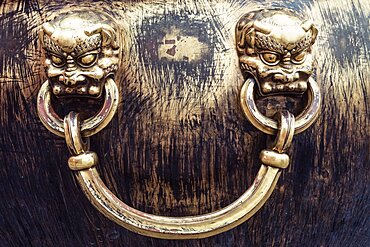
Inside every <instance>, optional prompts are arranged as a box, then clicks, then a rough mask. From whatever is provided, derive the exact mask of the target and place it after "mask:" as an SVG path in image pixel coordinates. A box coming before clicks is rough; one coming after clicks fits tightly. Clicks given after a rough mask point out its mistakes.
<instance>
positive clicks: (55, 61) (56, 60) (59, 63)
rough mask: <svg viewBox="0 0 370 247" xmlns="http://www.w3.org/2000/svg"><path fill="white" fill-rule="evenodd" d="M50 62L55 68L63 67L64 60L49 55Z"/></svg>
mask: <svg viewBox="0 0 370 247" xmlns="http://www.w3.org/2000/svg"><path fill="white" fill-rule="evenodd" d="M51 62H52V63H53V65H54V66H55V67H61V66H63V65H64V60H63V58H61V57H58V56H55V55H51Z"/></svg>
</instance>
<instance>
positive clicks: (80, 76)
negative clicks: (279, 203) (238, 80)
mask: <svg viewBox="0 0 370 247" xmlns="http://www.w3.org/2000/svg"><path fill="white" fill-rule="evenodd" d="M117 30H118V28H117V27H116V25H115V23H114V21H113V20H112V19H111V18H110V17H108V16H106V15H105V14H101V13H93V12H91V11H74V12H71V13H67V14H63V15H60V16H58V17H57V18H55V19H54V20H53V21H51V22H49V23H47V24H45V25H44V26H43V28H42V31H41V32H40V39H41V42H42V45H43V47H44V49H45V50H46V54H47V59H46V67H47V75H48V78H49V79H48V81H46V82H45V83H44V84H43V85H42V87H41V89H40V91H39V95H38V100H37V104H38V105H37V106H38V114H39V117H40V119H41V121H42V123H43V124H44V125H45V126H46V128H47V129H49V130H50V131H51V132H53V133H55V134H56V135H58V136H62V137H65V139H66V143H67V145H68V148H69V150H70V152H71V154H72V156H71V157H70V158H69V160H68V165H69V167H70V169H71V170H73V171H74V172H75V174H76V177H77V180H78V182H79V184H80V186H81V187H82V189H83V191H84V193H85V194H86V196H87V197H88V198H89V200H90V201H91V203H92V204H93V205H94V206H95V207H96V208H97V209H98V210H99V211H100V212H101V213H103V214H104V215H105V216H106V217H108V218H109V219H111V220H113V221H115V222H116V223H117V224H119V225H121V226H123V227H125V228H127V229H129V230H131V231H134V232H137V233H140V234H143V235H147V236H151V237H156V238H166V239H194V238H204V237H209V236H213V235H215V234H218V233H221V232H224V231H227V230H229V229H231V228H233V227H235V226H237V225H239V224H241V223H243V222H244V221H245V220H247V219H248V218H250V217H251V216H252V215H253V214H254V213H256V212H257V211H258V209H260V208H261V207H262V205H263V204H264V203H265V202H266V200H267V199H268V198H269V196H270V195H271V193H272V191H273V190H274V187H275V185H276V182H277V180H278V178H279V176H280V173H281V169H283V168H286V167H288V165H289V156H288V155H287V154H285V153H284V152H286V150H287V149H288V148H289V146H290V144H291V142H292V138H293V135H294V134H295V133H299V132H302V131H303V130H305V129H306V128H308V127H309V126H310V125H311V124H312V123H313V121H314V120H315V119H316V117H317V115H318V112H319V109H320V103H321V99H320V90H319V88H318V86H317V84H316V82H315V81H314V80H313V79H311V78H310V79H309V77H310V75H311V73H312V57H311V46H312V44H313V43H314V41H315V38H316V35H317V30H316V28H315V27H314V26H313V25H312V23H311V22H308V21H301V19H300V18H299V17H297V16H295V15H293V14H292V13H291V12H288V11H283V10H273V11H256V12H251V13H249V14H247V15H246V16H244V17H243V18H242V20H241V21H240V22H239V23H238V26H237V49H238V54H239V56H240V63H241V67H242V69H243V71H244V72H247V73H248V78H247V80H246V82H245V84H244V85H243V87H242V90H241V94H240V95H241V105H242V109H243V111H244V113H245V115H246V116H247V118H248V119H249V121H250V122H251V123H252V124H253V125H255V126H256V127H257V128H258V129H260V130H262V131H263V132H265V133H268V134H276V139H275V142H274V144H273V147H272V148H271V149H266V150H263V151H262V152H261V154H260V160H261V162H262V164H261V167H260V170H259V172H258V174H257V177H256V178H255V180H254V182H253V184H252V186H251V187H250V188H249V189H248V190H247V191H246V192H245V193H244V194H243V195H242V196H241V197H239V198H238V199H237V200H236V201H235V202H233V203H232V204H230V205H229V206H227V207H225V208H223V209H220V210H218V211H216V212H212V213H209V214H204V215H198V216H187V217H165V216H157V215H152V214H147V213H144V212H141V211H139V210H136V209H134V208H132V207H130V206H128V205H127V204H125V203H124V202H122V201H121V200H120V199H119V198H117V197H116V196H115V195H114V194H113V193H112V192H111V191H110V190H109V189H108V188H107V187H106V186H105V184H104V183H103V181H102V180H101V178H100V176H99V173H98V171H97V170H96V169H95V166H96V165H97V163H98V156H97V154H96V153H94V152H91V151H89V142H88V139H87V141H86V142H84V140H83V137H85V138H87V137H89V136H91V135H93V134H95V133H97V132H98V131H100V130H101V129H102V128H104V127H105V126H106V125H107V124H108V123H109V122H110V120H111V119H112V117H113V115H114V113H115V111H116V109H117V104H118V97H119V96H118V89H117V86H116V84H115V82H114V80H113V78H114V73H115V71H116V70H117V66H118V62H119V51H120V50H119V45H118V36H119V35H118V34H117ZM307 80H308V82H309V83H308V86H307ZM256 82H257V83H258V86H259V89H260V93H261V95H269V94H286V93H300V94H301V93H304V92H305V91H306V90H307V88H308V103H307V107H306V109H305V110H304V111H303V112H302V113H301V114H300V115H299V116H298V117H297V121H295V117H294V116H293V114H291V113H290V112H288V111H281V112H279V113H278V120H277V121H275V120H272V119H270V118H267V117H266V116H264V115H263V114H261V113H260V112H259V111H258V109H257V106H256V103H255V101H254V88H255V84H256ZM103 86H104V88H105V94H104V97H105V98H104V103H103V107H102V108H101V109H100V111H99V112H98V113H97V114H95V116H93V117H91V118H89V119H86V120H84V121H81V120H80V119H79V114H78V113H75V112H70V113H69V114H68V115H67V116H66V117H65V118H64V121H63V120H62V119H61V118H60V117H59V116H58V115H57V114H56V112H55V111H54V109H53V107H52V103H51V95H52V93H53V94H55V95H56V96H57V97H59V98H61V97H65V96H68V97H81V96H82V97H91V98H99V97H101V96H102V95H103V93H102V91H103V90H102V88H103Z"/></svg>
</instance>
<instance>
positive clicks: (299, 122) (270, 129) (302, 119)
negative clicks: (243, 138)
mask: <svg viewBox="0 0 370 247" xmlns="http://www.w3.org/2000/svg"><path fill="white" fill-rule="evenodd" d="M255 84H256V81H255V79H253V78H251V77H250V78H248V79H247V80H246V81H245V83H244V85H243V87H242V89H241V92H240V104H241V107H242V110H243V112H244V114H245V116H246V117H247V119H248V120H249V122H250V123H251V124H253V126H254V127H256V128H257V129H259V130H260V131H262V132H264V133H266V134H269V135H274V134H275V133H276V131H277V130H278V123H277V121H276V120H274V119H271V118H269V117H266V116H265V115H263V114H262V113H261V112H260V111H259V110H258V108H257V105H256V102H255V101H254V88H255ZM307 90H308V103H307V106H306V108H305V109H304V110H303V111H302V113H300V114H299V115H298V116H297V117H296V121H295V134H299V133H301V132H303V131H304V130H306V129H307V128H308V127H310V126H311V125H312V124H313V123H314V122H315V120H316V118H317V117H318V115H319V112H320V108H321V94H320V88H319V86H318V85H317V83H316V81H315V80H314V79H313V78H311V77H310V78H309V80H308V89H307Z"/></svg>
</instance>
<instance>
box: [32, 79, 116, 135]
mask: <svg viewBox="0 0 370 247" xmlns="http://www.w3.org/2000/svg"><path fill="white" fill-rule="evenodd" d="M104 89H105V94H104V103H103V106H102V107H101V108H100V110H99V112H97V113H96V114H95V115H94V116H92V117H90V118H88V119H85V120H83V121H82V123H81V131H82V136H84V137H88V136H92V135H94V134H96V133H98V132H99V131H100V130H102V129H104V128H105V126H107V124H108V123H109V122H110V121H111V120H112V118H113V116H114V114H115V113H116V110H117V107H118V101H119V94H118V88H117V86H116V83H115V82H114V80H113V79H111V78H107V80H106V83H105V85H104ZM51 93H52V92H51V87H50V85H49V82H48V81H46V82H44V84H43V85H42V86H41V88H40V90H39V93H38V96H37V112H38V115H39V117H40V120H41V122H42V123H43V124H44V126H45V127H46V128H47V129H48V130H49V131H51V132H52V133H54V134H56V135H58V136H60V137H64V126H63V120H62V119H61V118H60V117H59V116H58V114H57V113H56V112H55V111H54V108H53V106H52V103H51Z"/></svg>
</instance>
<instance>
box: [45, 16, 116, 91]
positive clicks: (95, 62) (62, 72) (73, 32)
mask: <svg viewBox="0 0 370 247" xmlns="http://www.w3.org/2000/svg"><path fill="white" fill-rule="evenodd" d="M119 36H120V35H119V34H118V27H117V25H116V23H115V21H114V20H113V19H112V18H111V17H110V16H108V15H106V14H104V13H100V12H92V11H88V10H85V11H82V10H79V11H71V12H68V13H64V14H60V15H58V16H57V17H56V18H55V19H53V20H52V21H50V22H47V23H45V24H44V25H43V26H42V29H41V31H40V33H39V38H40V41H41V44H42V46H43V48H44V50H45V51H46V59H45V65H46V72H47V76H48V81H49V83H50V86H51V89H52V92H53V93H54V94H55V95H56V96H57V97H61V96H78V97H81V96H84V97H92V98H99V97H101V95H102V93H103V87H104V84H105V81H106V80H107V78H109V77H114V73H115V72H116V70H117V69H118V65H119V61H120V47H119Z"/></svg>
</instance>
